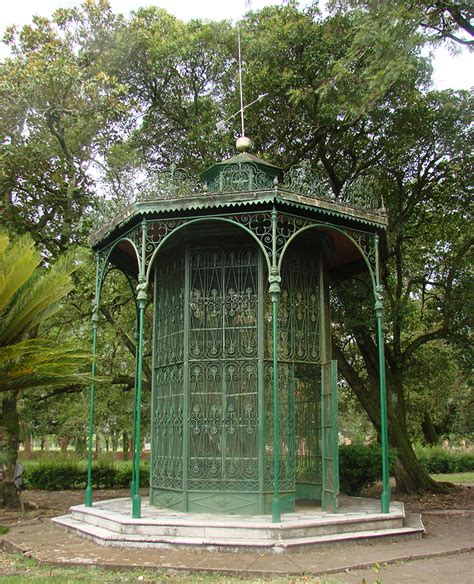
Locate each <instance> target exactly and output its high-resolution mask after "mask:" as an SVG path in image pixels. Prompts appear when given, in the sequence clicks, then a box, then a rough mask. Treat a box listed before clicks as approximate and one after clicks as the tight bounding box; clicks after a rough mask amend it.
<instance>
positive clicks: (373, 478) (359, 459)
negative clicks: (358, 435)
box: [339, 444, 396, 496]
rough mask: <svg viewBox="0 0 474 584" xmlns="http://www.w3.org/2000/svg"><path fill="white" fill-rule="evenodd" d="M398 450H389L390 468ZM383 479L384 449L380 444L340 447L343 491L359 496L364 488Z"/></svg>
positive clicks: (340, 476)
mask: <svg viewBox="0 0 474 584" xmlns="http://www.w3.org/2000/svg"><path fill="white" fill-rule="evenodd" d="M395 460H396V451H395V450H390V451H389V461H390V470H391V469H392V468H393V465H394V464H395ZM380 480H382V449H381V447H380V445H378V444H370V445H368V446H366V445H363V444H352V445H351V446H340V447H339V482H340V489H341V492H342V493H345V494H346V495H352V496H357V495H360V492H361V491H362V489H363V488H365V487H369V486H370V485H373V484H374V483H376V482H378V481H380Z"/></svg>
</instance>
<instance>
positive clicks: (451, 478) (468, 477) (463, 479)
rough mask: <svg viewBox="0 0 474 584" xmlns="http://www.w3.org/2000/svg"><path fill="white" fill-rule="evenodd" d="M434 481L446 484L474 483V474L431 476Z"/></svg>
mask: <svg viewBox="0 0 474 584" xmlns="http://www.w3.org/2000/svg"><path fill="white" fill-rule="evenodd" d="M430 476H431V478H433V479H434V480H435V481H445V482H448V483H461V484H465V483H474V472H454V473H450V474H432V475H430Z"/></svg>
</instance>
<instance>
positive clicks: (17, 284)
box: [0, 233, 41, 314]
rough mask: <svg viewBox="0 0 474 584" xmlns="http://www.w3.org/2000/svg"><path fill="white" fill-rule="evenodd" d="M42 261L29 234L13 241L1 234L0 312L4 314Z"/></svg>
mask: <svg viewBox="0 0 474 584" xmlns="http://www.w3.org/2000/svg"><path fill="white" fill-rule="evenodd" d="M40 262H41V255H40V254H39V253H38V252H37V251H36V249H35V247H34V244H33V241H32V240H31V238H30V237H29V236H27V235H25V236H23V237H20V238H19V239H17V240H16V241H14V242H13V243H12V242H10V239H9V237H8V235H6V234H5V233H1V234H0V314H3V313H4V312H5V310H6V309H7V307H8V306H9V304H10V303H11V301H12V298H13V297H14V296H15V294H16V293H17V291H18V290H19V289H21V287H22V286H23V285H24V284H25V282H27V281H28V279H29V278H31V276H32V274H33V273H34V271H35V269H36V268H37V267H38V265H39V263H40Z"/></svg>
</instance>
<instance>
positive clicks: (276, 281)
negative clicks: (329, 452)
mask: <svg viewBox="0 0 474 584" xmlns="http://www.w3.org/2000/svg"><path fill="white" fill-rule="evenodd" d="M276 239H277V212H276V210H275V209H273V211H272V263H273V266H272V269H271V273H270V276H269V278H268V282H269V284H270V287H269V292H270V298H271V301H272V341H273V500H272V521H273V523H279V522H280V521H281V505H280V499H279V492H278V490H279V489H278V468H279V459H280V453H279V448H278V438H279V423H278V422H279V420H278V416H279V412H278V326H277V318H278V301H279V299H280V293H281V288H280V282H281V277H280V275H279V273H278V268H277V267H276V261H277V257H276Z"/></svg>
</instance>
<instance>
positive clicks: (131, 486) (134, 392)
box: [130, 310, 140, 499]
mask: <svg viewBox="0 0 474 584" xmlns="http://www.w3.org/2000/svg"><path fill="white" fill-rule="evenodd" d="M139 320H140V313H139V311H138V310H137V312H136V316H135V375H134V380H133V413H132V416H133V418H132V482H131V483H130V497H132V499H133V495H134V494H135V480H136V478H135V474H136V473H135V432H136V427H137V371H138V323H139Z"/></svg>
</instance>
